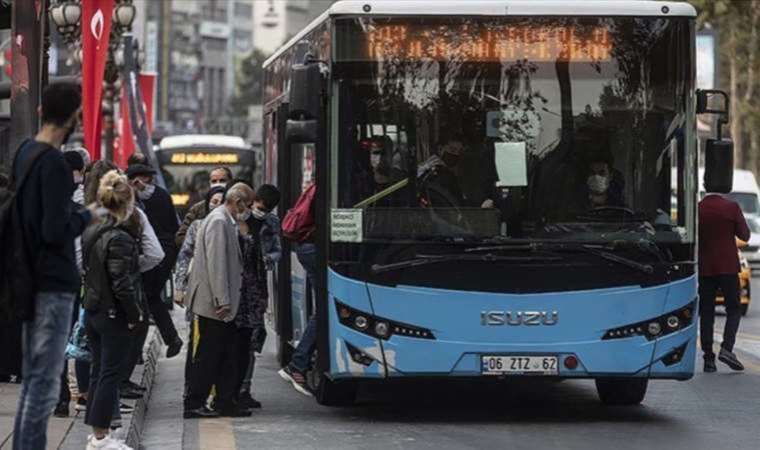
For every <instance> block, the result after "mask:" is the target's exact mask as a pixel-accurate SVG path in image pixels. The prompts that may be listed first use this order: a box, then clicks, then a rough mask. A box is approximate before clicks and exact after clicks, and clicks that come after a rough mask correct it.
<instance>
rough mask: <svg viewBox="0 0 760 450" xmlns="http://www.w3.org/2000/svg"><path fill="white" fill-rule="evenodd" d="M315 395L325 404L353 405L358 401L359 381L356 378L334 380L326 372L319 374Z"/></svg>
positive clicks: (318, 401) (320, 402) (318, 400)
mask: <svg viewBox="0 0 760 450" xmlns="http://www.w3.org/2000/svg"><path fill="white" fill-rule="evenodd" d="M316 378H317V380H316V386H315V389H314V396H315V397H316V399H317V403H319V404H320V405H323V406H352V405H353V404H354V403H355V402H356V394H357V390H358V387H359V386H358V383H357V382H356V381H354V380H340V381H334V380H331V379H330V378H329V377H327V376H326V375H325V374H324V373H323V374H320V375H318V376H317V377H316Z"/></svg>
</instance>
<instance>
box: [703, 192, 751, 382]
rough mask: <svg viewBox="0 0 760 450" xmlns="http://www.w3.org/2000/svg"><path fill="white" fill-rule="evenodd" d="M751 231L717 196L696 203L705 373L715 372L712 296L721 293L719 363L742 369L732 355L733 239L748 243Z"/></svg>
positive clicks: (736, 317) (736, 318)
mask: <svg viewBox="0 0 760 450" xmlns="http://www.w3.org/2000/svg"><path fill="white" fill-rule="evenodd" d="M749 237H750V230H749V226H747V221H746V220H745V219H744V214H742V210H741V208H740V207H739V205H738V204H737V203H736V202H734V201H732V200H729V199H727V198H726V197H724V196H722V195H720V194H717V193H708V194H707V195H706V196H705V198H704V199H702V201H700V202H699V316H700V326H699V335H700V341H701V345H702V352H703V353H704V363H705V364H704V370H705V372H715V371H716V370H717V367H716V366H715V353H714V352H713V328H714V325H715V296H716V295H717V292H718V290H720V291H721V292H722V293H723V298H724V300H725V305H726V316H727V317H726V325H725V327H724V329H723V343H722V344H721V346H720V353H719V354H718V360H720V361H721V362H722V363H725V364H726V365H728V367H730V368H731V369H733V370H744V365H742V363H741V362H740V361H739V359H738V358H737V357H736V354H734V353H733V348H734V343H735V342H736V333H737V332H738V330H739V322H740V320H741V312H740V307H739V272H740V271H741V265H740V263H739V252H738V249H737V247H736V238H739V239H741V240H742V241H745V242H747V241H749Z"/></svg>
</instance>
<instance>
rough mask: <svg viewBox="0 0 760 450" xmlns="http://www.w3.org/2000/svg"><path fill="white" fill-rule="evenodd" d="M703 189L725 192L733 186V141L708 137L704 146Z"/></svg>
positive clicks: (729, 190)
mask: <svg viewBox="0 0 760 450" xmlns="http://www.w3.org/2000/svg"><path fill="white" fill-rule="evenodd" d="M704 183H705V191H707V192H716V193H720V194H727V193H729V192H731V190H732V189H733V186H734V143H733V142H732V141H731V140H729V139H708V140H707V146H706V148H705V179H704Z"/></svg>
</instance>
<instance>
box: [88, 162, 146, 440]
mask: <svg viewBox="0 0 760 450" xmlns="http://www.w3.org/2000/svg"><path fill="white" fill-rule="evenodd" d="M134 202H135V200H134V192H133V190H132V188H131V186H130V185H129V183H128V181H127V179H126V177H124V176H123V175H119V174H118V173H117V172H116V171H112V172H109V173H107V174H106V175H104V176H103V178H102V179H101V181H100V186H99V188H98V203H99V204H100V205H101V206H102V207H104V208H106V209H107V210H108V215H107V216H106V217H107V218H106V220H104V221H103V222H101V223H100V224H98V225H95V226H93V227H90V228H89V229H87V230H86V231H85V233H84V235H83V239H82V248H83V265H84V269H85V294H84V300H83V307H84V309H85V310H86V329H87V335H88V338H89V342H90V347H91V350H92V377H91V381H90V389H89V394H90V395H89V399H88V405H87V414H86V416H85V423H86V424H88V425H90V426H92V429H93V435H92V436H90V439H89V440H88V444H87V448H88V449H97V448H103V447H106V448H121V449H125V448H128V447H126V446H125V445H124V444H121V443H119V442H118V441H116V440H113V439H112V438H111V437H109V436H108V430H109V428H110V425H111V419H112V417H113V412H114V405H115V404H116V402H117V401H118V385H119V382H120V381H121V376H120V374H121V368H122V366H123V365H124V364H125V361H126V359H127V358H128V356H129V353H128V352H127V351H126V350H125V349H128V348H129V346H130V344H131V341H132V337H131V333H130V330H131V329H132V328H134V327H135V326H136V325H137V324H138V323H140V322H142V320H143V311H142V309H141V305H142V296H143V293H142V283H141V279H140V268H139V244H138V239H139V236H140V230H135V229H134V226H132V225H131V222H130V221H129V220H128V219H129V217H130V216H131V215H132V212H133V211H134Z"/></svg>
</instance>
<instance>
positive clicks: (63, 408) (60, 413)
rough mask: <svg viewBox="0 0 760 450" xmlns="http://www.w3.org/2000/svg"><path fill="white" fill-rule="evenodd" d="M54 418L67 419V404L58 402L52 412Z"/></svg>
mask: <svg viewBox="0 0 760 450" xmlns="http://www.w3.org/2000/svg"><path fill="white" fill-rule="evenodd" d="M53 415H54V416H55V417H69V402H60V403H58V405H56V407H55V411H53Z"/></svg>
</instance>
